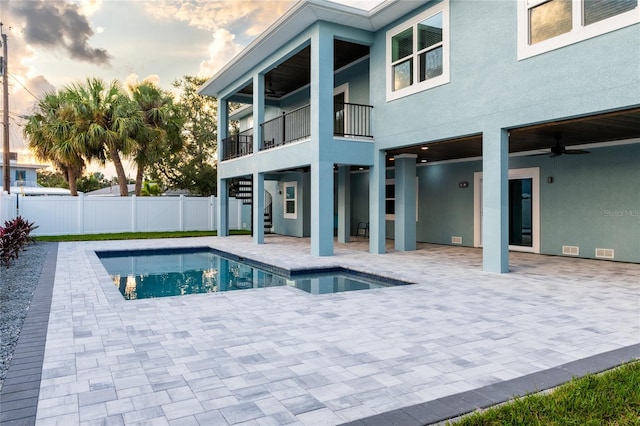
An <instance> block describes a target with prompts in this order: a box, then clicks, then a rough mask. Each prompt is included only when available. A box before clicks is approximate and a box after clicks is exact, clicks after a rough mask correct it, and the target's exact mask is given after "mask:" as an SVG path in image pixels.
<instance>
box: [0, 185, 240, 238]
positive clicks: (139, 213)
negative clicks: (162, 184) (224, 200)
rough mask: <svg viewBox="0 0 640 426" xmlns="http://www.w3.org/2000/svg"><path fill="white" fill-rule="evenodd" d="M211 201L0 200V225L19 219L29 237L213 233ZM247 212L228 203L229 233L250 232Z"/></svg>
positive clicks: (233, 201) (17, 197)
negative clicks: (30, 225) (31, 224)
mask: <svg viewBox="0 0 640 426" xmlns="http://www.w3.org/2000/svg"><path fill="white" fill-rule="evenodd" d="M216 202H217V200H216V198H215V197H184V196H179V197H136V196H131V197H93V196H84V195H82V194H81V195H79V196H78V197H69V196H50V195H49V196H24V195H16V194H11V195H7V194H1V195H0V221H1V222H2V223H4V221H6V220H8V219H12V218H14V217H16V216H22V217H23V218H24V219H26V220H28V221H30V222H34V223H35V224H36V225H37V226H38V228H37V229H36V230H35V231H34V232H33V235H36V236H37V235H71V234H97V233H116V232H153V231H205V230H215V229H216V223H217V217H216ZM250 221H251V207H250V206H248V205H243V204H242V202H241V201H239V200H236V199H233V198H232V199H229V228H230V229H249V227H250V226H251V224H250Z"/></svg>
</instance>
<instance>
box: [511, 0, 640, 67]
mask: <svg viewBox="0 0 640 426" xmlns="http://www.w3.org/2000/svg"><path fill="white" fill-rule="evenodd" d="M638 22H640V8H638V0H522V1H518V59H526V58H529V57H531V56H535V55H539V54H541V53H544V52H548V51H551V50H554V49H558V48H560V47H564V46H568V45H570V44H573V43H577V42H579V41H582V40H586V39H589V38H592V37H596V36H599V35H602V34H605V33H608V32H611V31H614V30H617V29H620V28H624V27H626V26H629V25H633V24H636V23H638Z"/></svg>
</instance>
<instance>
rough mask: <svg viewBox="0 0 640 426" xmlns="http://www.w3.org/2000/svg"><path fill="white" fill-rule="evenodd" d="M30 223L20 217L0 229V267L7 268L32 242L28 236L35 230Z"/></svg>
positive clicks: (9, 221) (7, 222)
mask: <svg viewBox="0 0 640 426" xmlns="http://www.w3.org/2000/svg"><path fill="white" fill-rule="evenodd" d="M36 228H37V226H35V225H34V224H33V223H32V222H29V221H28V220H24V219H23V218H21V217H20V216H18V217H16V218H15V219H13V220H7V221H6V222H5V223H4V227H0V265H1V266H4V267H6V268H8V267H9V266H10V265H11V262H12V261H13V259H17V258H18V255H19V254H20V251H22V250H24V247H25V246H26V245H27V244H28V243H29V242H30V241H32V238H31V237H30V236H29V234H30V233H31V231H33V230H34V229H36Z"/></svg>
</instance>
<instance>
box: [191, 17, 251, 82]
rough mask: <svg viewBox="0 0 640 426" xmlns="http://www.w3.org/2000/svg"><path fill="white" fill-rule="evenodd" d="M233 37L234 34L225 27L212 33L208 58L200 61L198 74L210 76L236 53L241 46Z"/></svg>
mask: <svg viewBox="0 0 640 426" xmlns="http://www.w3.org/2000/svg"><path fill="white" fill-rule="evenodd" d="M235 38H236V36H235V35H233V34H231V33H230V32H229V31H227V30H225V29H219V30H216V32H214V33H213V42H212V43H211V44H210V45H209V59H207V60H205V61H202V62H201V63H200V71H199V72H198V75H200V76H202V77H211V76H212V75H214V74H215V73H216V71H218V70H219V69H220V68H222V67H223V66H224V64H226V63H227V62H229V60H230V59H231V58H233V57H234V56H235V55H236V54H238V52H240V50H242V47H243V46H241V45H239V44H237V43H236V42H235V41H234V39H235Z"/></svg>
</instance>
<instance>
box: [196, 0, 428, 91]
mask: <svg viewBox="0 0 640 426" xmlns="http://www.w3.org/2000/svg"><path fill="white" fill-rule="evenodd" d="M429 1H430V0H412V1H407V0H385V1H384V2H382V3H380V4H379V5H378V6H376V7H375V8H373V9H372V10H370V11H367V10H363V9H358V8H355V7H351V6H347V5H343V4H338V3H334V2H331V1H328V0H300V1H299V2H298V3H296V4H294V5H293V6H292V7H291V8H290V9H289V10H288V11H287V12H286V13H285V14H284V15H282V17H280V18H279V19H278V20H277V21H276V22H274V23H273V24H272V25H271V26H269V27H268V28H267V29H266V30H265V31H264V32H262V34H260V35H259V36H258V37H257V38H256V39H254V40H253V41H252V42H251V43H249V45H247V47H245V48H244V49H243V50H242V51H241V52H240V53H239V54H238V55H236V56H235V57H234V58H233V59H232V60H231V61H230V62H229V63H227V64H226V65H225V66H224V67H223V68H222V69H221V70H220V71H218V72H217V73H216V74H215V75H214V76H213V77H211V78H210V79H209V80H208V81H207V82H206V83H205V84H204V85H202V87H200V89H198V93H199V94H201V95H208V96H216V97H217V96H218V94H219V93H220V92H222V91H223V90H225V89H226V88H227V87H228V86H229V85H231V84H232V83H233V82H234V81H235V80H236V79H237V78H238V77H239V76H241V75H244V74H246V73H247V72H249V71H251V70H252V69H253V68H254V67H255V66H257V65H258V64H259V63H260V62H262V61H263V60H265V59H266V58H267V57H269V56H270V55H271V54H273V53H274V52H275V51H277V50H278V49H279V48H280V47H281V46H283V45H284V44H285V43H287V42H288V41H289V40H291V39H292V38H294V37H295V36H297V35H298V34H299V33H300V32H302V31H304V30H305V29H306V28H308V27H309V26H310V25H312V24H313V23H314V22H317V21H327V22H333V23H337V24H340V25H344V26H348V27H352V28H357V29H361V30H366V31H377V30H379V29H381V28H383V27H384V26H386V25H388V24H390V23H392V22H394V21H395V20H396V19H399V18H401V17H402V16H404V15H406V14H407V13H409V12H411V11H412V10H414V9H416V8H417V7H420V6H421V5H422V4H426V3H428V2H429Z"/></svg>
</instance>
